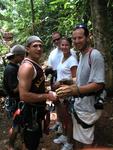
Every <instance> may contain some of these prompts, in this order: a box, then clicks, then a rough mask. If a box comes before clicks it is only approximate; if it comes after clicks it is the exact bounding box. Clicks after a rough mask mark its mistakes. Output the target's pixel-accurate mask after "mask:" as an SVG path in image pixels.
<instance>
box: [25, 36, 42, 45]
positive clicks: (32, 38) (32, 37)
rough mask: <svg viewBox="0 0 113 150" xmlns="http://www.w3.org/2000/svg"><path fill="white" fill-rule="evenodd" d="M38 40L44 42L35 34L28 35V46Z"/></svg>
mask: <svg viewBox="0 0 113 150" xmlns="http://www.w3.org/2000/svg"><path fill="white" fill-rule="evenodd" d="M36 41H39V42H41V43H42V40H41V39H40V38H39V37H38V36H35V35H33V36H30V37H28V39H27V41H26V47H27V46H29V45H30V44H31V43H33V42H36Z"/></svg>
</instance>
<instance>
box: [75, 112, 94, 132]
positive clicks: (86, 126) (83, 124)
mask: <svg viewBox="0 0 113 150" xmlns="http://www.w3.org/2000/svg"><path fill="white" fill-rule="evenodd" d="M73 115H74V117H75V119H76V120H77V123H78V124H80V125H81V126H82V127H83V128H84V129H87V128H91V127H92V126H93V125H94V124H87V123H85V122H83V121H82V120H81V119H80V118H79V117H78V115H77V113H76V112H75V111H74V112H73Z"/></svg>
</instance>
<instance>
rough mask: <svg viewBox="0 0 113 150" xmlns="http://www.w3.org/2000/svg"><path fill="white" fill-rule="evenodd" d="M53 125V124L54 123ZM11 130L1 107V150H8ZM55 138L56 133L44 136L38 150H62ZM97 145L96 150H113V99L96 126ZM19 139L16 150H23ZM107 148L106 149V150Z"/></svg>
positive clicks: (107, 103) (108, 100) (109, 101)
mask: <svg viewBox="0 0 113 150" xmlns="http://www.w3.org/2000/svg"><path fill="white" fill-rule="evenodd" d="M52 123H53V122H52ZM9 128H10V123H9V121H8V119H7V117H6V114H5V111H4V109H3V108H2V106H1V105H0V150H7V144H8V129H9ZM54 137H55V134H54V133H49V135H45V134H44V135H43V138H42V139H41V143H40V147H39V149H38V150H60V149H61V145H57V144H54V143H53V139H54ZM94 143H95V145H96V147H98V149H96V150H101V148H100V147H103V149H102V150H108V149H109V148H110V150H113V98H112V97H111V98H107V102H106V103H105V106H104V111H103V115H102V117H101V118H100V119H99V121H98V122H97V124H96V130H95V142H94ZM19 144H20V143H19V138H18V140H17V145H16V149H15V150H21V148H19V147H20V146H19ZM105 147H106V149H105Z"/></svg>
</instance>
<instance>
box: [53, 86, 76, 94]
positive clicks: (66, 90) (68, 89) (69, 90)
mask: <svg viewBox="0 0 113 150" xmlns="http://www.w3.org/2000/svg"><path fill="white" fill-rule="evenodd" d="M56 94H57V96H58V97H66V96H70V95H71V96H73V95H74V96H78V89H77V86H76V85H74V84H73V85H62V86H61V87H60V88H58V89H57V90H56Z"/></svg>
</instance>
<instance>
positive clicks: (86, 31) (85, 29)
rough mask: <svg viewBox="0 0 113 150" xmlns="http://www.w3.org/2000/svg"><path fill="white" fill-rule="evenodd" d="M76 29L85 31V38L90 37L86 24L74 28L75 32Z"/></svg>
mask: <svg viewBox="0 0 113 150" xmlns="http://www.w3.org/2000/svg"><path fill="white" fill-rule="evenodd" d="M76 29H84V33H85V36H86V37H87V36H88V35H89V31H88V28H87V26H86V25H84V24H79V25H77V26H75V27H74V28H73V31H75V30H76Z"/></svg>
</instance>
